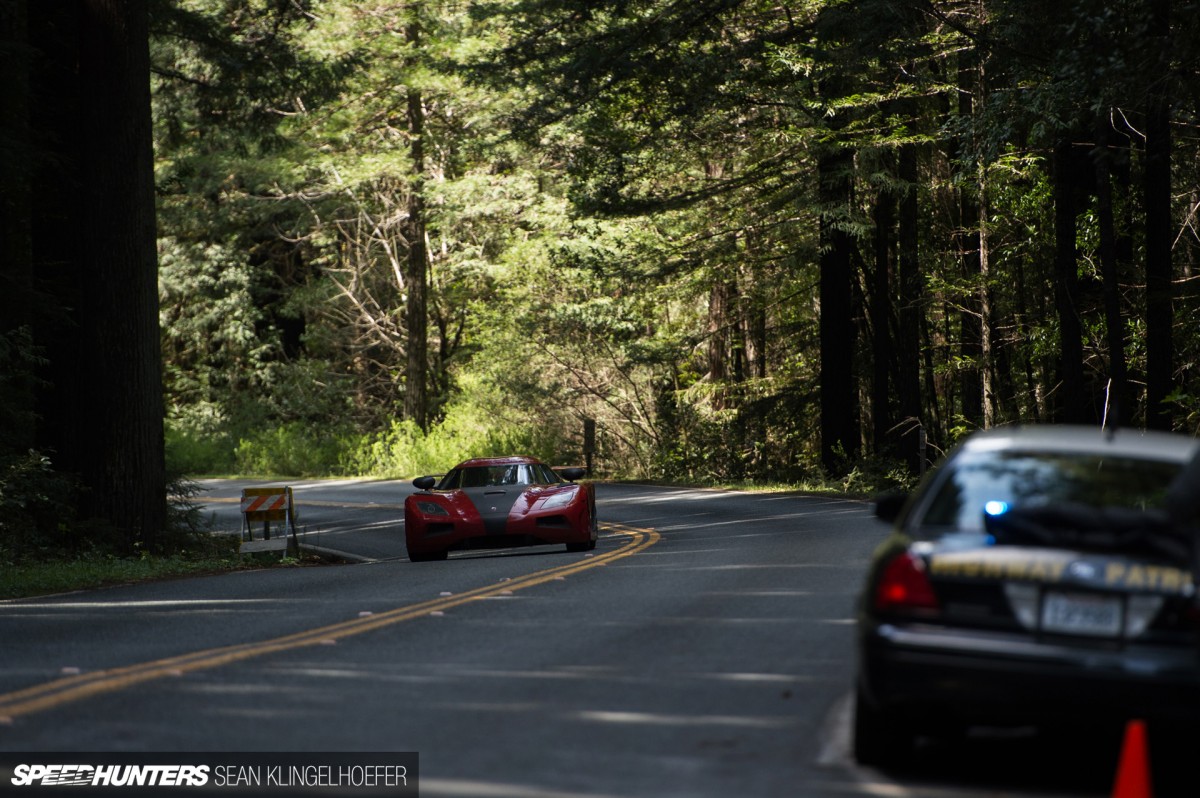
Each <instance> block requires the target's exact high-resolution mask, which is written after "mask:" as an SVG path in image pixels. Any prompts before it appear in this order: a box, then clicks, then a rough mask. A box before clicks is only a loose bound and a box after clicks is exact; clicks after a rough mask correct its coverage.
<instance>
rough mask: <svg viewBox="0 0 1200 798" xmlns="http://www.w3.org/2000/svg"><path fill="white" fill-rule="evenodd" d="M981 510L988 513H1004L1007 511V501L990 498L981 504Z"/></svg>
mask: <svg viewBox="0 0 1200 798" xmlns="http://www.w3.org/2000/svg"><path fill="white" fill-rule="evenodd" d="M983 511H984V512H985V513H987V514H988V515H1004V514H1005V513H1007V512H1008V502H1002V501H996V500H992V501H990V502H988V503H987V504H985V505H983Z"/></svg>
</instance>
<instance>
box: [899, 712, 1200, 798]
mask: <svg viewBox="0 0 1200 798" xmlns="http://www.w3.org/2000/svg"><path fill="white" fill-rule="evenodd" d="M1123 738H1124V727H1123V726H1121V725H1120V724H1110V725H1104V724H1101V725H1095V724H1082V723H1081V724H1069V725H1062V726H1056V727H1053V728H1045V729H1033V728H1028V729H1017V730H986V729H975V730H972V731H971V732H970V733H968V734H967V735H965V736H961V737H956V738H952V739H926V738H923V739H921V740H920V741H918V744H917V746H916V749H915V751H914V753H913V756H912V757H911V758H910V759H909V760H908V761H906V762H905V763H904V765H903V766H901V767H897V768H892V769H888V770H886V771H883V772H885V773H886V775H888V776H889V777H891V778H893V779H895V781H896V782H897V783H899V784H901V785H903V786H905V787H909V788H922V789H942V790H946V791H948V793H949V794H953V793H954V792H955V791H956V790H972V791H974V790H979V791H980V792H988V793H990V792H993V791H995V790H997V789H999V790H1004V791H1006V792H1012V793H1014V794H1018V795H1019V794H1023V793H1030V794H1038V795H1063V796H1067V795H1070V796H1109V795H1112V791H1113V783H1114V780H1115V776H1116V772H1117V767H1118V763H1119V762H1120V760H1121V756H1122V741H1123ZM1148 740H1149V743H1148V751H1149V760H1150V762H1149V764H1150V767H1151V774H1152V779H1153V788H1154V792H1153V795H1154V796H1155V797H1156V798H1175V796H1181V797H1182V796H1187V797H1188V798H1195V796H1197V795H1200V767H1198V766H1197V765H1198V762H1197V755H1198V754H1200V746H1198V741H1200V719H1197V725H1196V727H1195V729H1190V730H1189V729H1182V728H1171V727H1161V728H1156V727H1154V726H1151V727H1150V728H1149V735H1148Z"/></svg>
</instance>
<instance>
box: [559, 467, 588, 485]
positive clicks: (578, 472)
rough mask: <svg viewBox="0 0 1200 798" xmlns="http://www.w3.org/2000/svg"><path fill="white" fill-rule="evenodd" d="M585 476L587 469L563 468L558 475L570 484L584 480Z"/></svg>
mask: <svg viewBox="0 0 1200 798" xmlns="http://www.w3.org/2000/svg"><path fill="white" fill-rule="evenodd" d="M585 474H587V469H586V468H561V469H559V471H558V475H559V476H560V477H562V478H563V479H565V480H568V481H570V482H574V481H575V480H577V479H583V477H584V475H585Z"/></svg>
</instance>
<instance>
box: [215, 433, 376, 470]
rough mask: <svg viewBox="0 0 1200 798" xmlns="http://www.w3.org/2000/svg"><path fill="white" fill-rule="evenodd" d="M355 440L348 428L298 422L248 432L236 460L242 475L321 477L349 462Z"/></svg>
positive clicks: (237, 451)
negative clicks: (346, 456)
mask: <svg viewBox="0 0 1200 798" xmlns="http://www.w3.org/2000/svg"><path fill="white" fill-rule="evenodd" d="M353 441H354V438H353V436H352V435H351V434H349V433H347V431H346V430H345V429H337V428H331V427H325V426H315V425H313V424H311V423H304V422H298V421H296V422H290V423H286V424H282V425H280V426H277V427H271V428H268V429H264V430H261V431H258V432H253V433H248V434H247V435H246V437H243V438H242V439H241V440H240V441H238V444H237V447H236V448H235V450H234V458H235V462H236V466H237V472H238V473H240V474H253V475H257V476H321V475H325V474H329V473H331V472H333V470H334V469H335V468H336V466H337V464H338V463H340V462H342V461H343V460H344V459H345V453H346V452H347V451H348V450H349V449H350V447H351V446H353Z"/></svg>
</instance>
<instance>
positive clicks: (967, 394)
mask: <svg viewBox="0 0 1200 798" xmlns="http://www.w3.org/2000/svg"><path fill="white" fill-rule="evenodd" d="M979 60H980V59H979V56H978V54H976V53H964V54H963V55H962V58H961V61H960V63H959V71H958V84H959V87H960V91H959V95H958V98H959V100H958V102H959V109H958V110H959V114H960V115H961V116H962V117H963V118H964V119H965V118H969V117H970V116H971V115H972V114H974V113H975V111H976V108H975V103H974V101H973V99H972V98H973V97H974V96H975V94H976V92H978V90H979V85H980V79H979V70H980V65H979ZM958 151H959V156H960V159H961V160H962V161H963V162H964V163H967V162H969V161H970V160H973V159H974V157H973V155H972V154H971V153H970V151H969V150H968V144H967V142H966V141H965V140H964V141H960V142H959V143H958ZM958 214H959V228H958V231H957V233H956V234H955V239H956V243H957V245H958V252H959V258H960V263H961V268H962V277H963V281H964V283H965V284H966V285H967V288H966V290H965V291H964V294H963V299H962V309H961V310H960V311H959V327H960V332H959V354H960V356H961V362H962V364H963V365H962V366H961V367H960V370H959V373H958V377H959V393H960V394H961V396H962V416H963V419H964V420H965V421H966V422H967V423H968V424H969V425H971V426H973V427H982V426H983V425H984V416H983V384H982V382H981V381H980V377H979V374H980V371H979V369H980V367H981V365H982V362H981V361H982V354H983V353H982V351H981V349H982V345H983V311H982V309H981V308H980V307H979V296H980V294H979V289H978V287H977V286H978V285H979V282H980V279H981V278H980V271H979V269H980V261H979V256H980V242H979V232H980V231H979V227H978V223H979V204H978V203H977V202H976V201H975V198H974V197H972V196H971V193H970V192H969V191H967V190H966V189H965V188H963V189H960V190H959V198H958Z"/></svg>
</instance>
